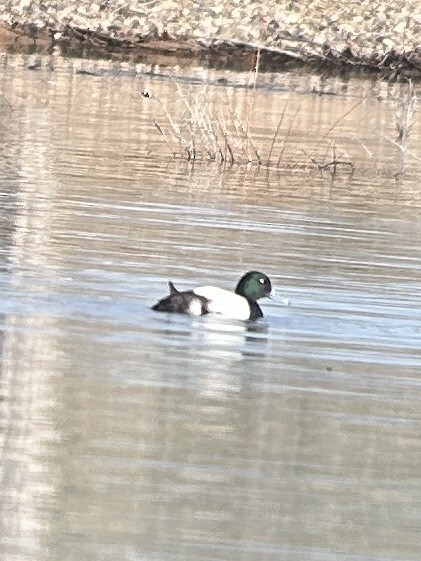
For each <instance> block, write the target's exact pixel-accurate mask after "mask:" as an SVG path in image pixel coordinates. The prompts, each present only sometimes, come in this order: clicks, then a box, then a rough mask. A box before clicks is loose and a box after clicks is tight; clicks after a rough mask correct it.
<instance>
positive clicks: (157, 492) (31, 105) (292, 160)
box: [0, 67, 421, 561]
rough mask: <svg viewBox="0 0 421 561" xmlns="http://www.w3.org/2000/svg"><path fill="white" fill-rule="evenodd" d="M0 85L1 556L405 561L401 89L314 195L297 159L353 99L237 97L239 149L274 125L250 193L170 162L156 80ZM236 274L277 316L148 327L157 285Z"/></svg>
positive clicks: (410, 457) (410, 169)
mask: <svg viewBox="0 0 421 561" xmlns="http://www.w3.org/2000/svg"><path fill="white" fill-rule="evenodd" d="M1 73H2V88H3V91H2V95H3V100H4V104H3V109H2V121H3V125H2V127H1V133H0V134H1V138H0V146H1V149H0V161H1V170H2V171H1V177H0V195H1V200H2V205H1V210H0V216H1V222H0V225H1V226H0V227H1V230H0V236H1V253H0V258H1V274H0V287H1V294H2V298H1V301H0V314H1V315H0V317H1V320H0V321H1V323H0V330H1V374H0V412H1V426H0V427H1V430H0V454H1V475H2V477H1V484H0V497H1V500H0V528H1V531H0V535H1V536H2V541H1V545H0V556H1V557H2V558H4V559H7V560H8V561H9V560H13V561H23V560H31V561H41V560H44V559H48V560H54V561H64V560H69V561H70V560H72V561H73V560H75V561H76V560H80V559H90V560H96V559H98V560H99V559H101V561H103V560H108V559H109V560H113V561H116V560H123V559H124V560H126V559H127V560H133V561H134V560H136V561H137V560H139V561H140V560H142V561H144V560H151V561H157V560H160V561H161V560H162V561H166V560H172V561H173V560H185V559H195V560H201V561H205V560H206V561H207V560H212V561H214V560H227V559H235V560H244V561H246V560H247V561H251V560H257V559H259V560H261V559H264V560H271V559H276V560H280V559H282V560H288V561H290V560H291V561H295V560H297V561H301V560H303V559H306V560H321V561H331V560H332V561H333V560H335V561H336V560H346V561H349V560H352V561H356V560H358V561H362V560H368V559H370V560H376V561H377V560H379V561H380V560H381V561H384V560H393V561H396V560H403V559H405V560H408V559H414V560H415V559H419V558H420V555H421V544H420V537H419V528H420V527H421V485H420V473H421V441H420V436H419V435H420V430H421V418H420V413H419V411H420V407H421V322H420V316H419V310H420V295H421V290H420V287H421V236H420V234H421V220H420V218H419V216H420V206H421V196H420V191H419V184H420V174H419V162H418V160H417V159H416V158H417V157H418V158H419V157H421V154H420V152H419V146H420V145H421V144H420V140H421V139H420V136H421V130H420V126H419V120H418V122H416V124H415V126H414V127H413V130H412V133H411V137H410V139H409V144H408V151H409V152H410V154H408V153H407V154H406V155H404V154H402V153H401V152H400V151H399V149H397V148H396V147H395V146H393V144H392V143H391V142H389V141H388V140H387V139H386V137H390V138H393V137H394V135H395V133H394V115H395V110H396V99H397V95H398V94H399V91H400V90H398V89H396V90H394V89H393V87H392V86H387V85H379V87H380V88H382V89H381V93H382V99H383V101H381V102H379V101H378V99H377V97H378V93H379V92H377V91H375V92H374V91H373V93H372V95H371V94H370V95H368V97H367V100H366V101H365V102H364V103H362V104H361V105H360V106H358V107H356V108H355V110H354V111H352V112H351V113H350V114H349V116H348V117H345V118H344V119H342V120H341V122H340V123H339V124H338V126H337V128H336V129H335V132H334V134H333V133H332V136H333V137H334V140H335V142H336V144H337V147H338V148H337V150H338V152H339V151H340V153H341V158H348V159H350V160H351V161H352V162H353V163H354V164H355V170H354V172H353V173H351V172H350V171H349V170H348V169H347V168H345V167H344V168H339V169H338V172H337V173H336V174H331V173H328V172H326V171H322V170H317V169H315V166H314V165H313V164H312V163H311V161H310V160H309V156H310V157H314V158H319V159H321V158H322V156H321V154H323V153H324V152H325V151H326V141H325V140H321V139H322V137H323V134H324V133H326V131H327V130H328V129H329V128H330V126H331V125H332V124H333V123H334V122H335V121H336V120H337V119H338V118H339V117H340V116H342V115H344V113H345V112H346V111H347V109H349V108H351V107H352V105H353V104H355V102H356V100H357V99H358V96H359V95H362V92H363V91H364V92H370V88H371V87H372V84H367V83H366V82H355V83H354V82H350V83H349V84H347V88H348V89H347V95H346V96H328V97H318V96H314V95H312V94H310V93H307V94H306V93H305V87H304V86H303V87H302V88H301V90H300V91H299V88H298V89H297V88H295V89H293V90H292V91H291V92H289V93H288V94H287V93H283V94H281V93H279V92H271V91H267V90H263V91H260V92H257V93H256V94H255V95H256V96H257V99H256V98H255V99H254V101H255V105H254V107H255V111H256V114H255V117H254V118H255V122H254V125H253V126H254V131H255V137H256V138H257V139H258V143H259V149H261V150H262V151H264V150H265V146H266V147H268V146H270V142H271V140H272V137H273V130H274V128H275V127H276V125H277V123H278V121H279V113H280V111H281V110H282V108H283V107H284V104H285V102H286V100H287V99H289V101H288V105H287V117H286V118H287V123H290V122H291V121H292V120H293V122H294V127H293V128H291V130H292V131H293V132H291V134H290V137H289V138H288V142H287V143H286V150H285V154H284V157H283V159H282V162H281V165H280V168H279V170H272V171H270V172H266V171H265V170H264V169H261V170H257V169H256V168H255V167H253V166H248V167H247V166H234V167H233V168H227V169H225V170H221V169H220V168H218V166H215V165H211V164H203V163H198V164H195V165H194V166H191V165H189V164H187V163H186V162H184V161H182V160H179V159H174V158H173V157H172V156H171V155H170V150H169V147H168V146H167V145H166V144H165V143H163V142H162V139H161V138H160V137H159V134H157V131H156V128H155V127H154V125H153V122H151V120H152V116H151V108H150V105H149V106H148V105H145V103H144V102H145V100H142V98H141V96H140V95H139V92H140V91H141V90H142V89H143V88H144V87H147V88H148V89H150V90H152V91H153V92H154V95H159V97H160V99H163V100H166V103H167V104H168V106H169V107H171V108H172V110H174V111H175V113H176V114H177V115H178V114H180V113H181V111H182V103H181V102H180V101H179V99H178V98H177V95H176V92H175V91H174V86H173V84H172V83H171V82H166V81H165V80H161V81H159V80H152V79H144V80H143V79H142V80H139V79H136V78H130V77H120V78H119V77H116V78H107V77H101V78H94V77H90V76H77V75H72V74H71V73H68V72H64V71H63V72H55V73H51V74H46V73H45V72H39V73H31V72H29V71H26V70H22V69H19V68H15V69H13V68H8V67H6V68H3V69H2V70H1ZM285 79H287V78H285ZM297 80H298V82H297V83H301V84H303V83H304V82H303V81H302V82H300V81H299V79H297ZM183 87H186V88H188V85H186V86H183ZM400 87H401V88H404V86H400ZM212 92H215V95H216V96H218V95H220V92H221V90H220V89H219V90H218V89H217V88H216V89H215V90H211V94H212ZM247 95H249V94H247V92H245V91H244V90H241V91H236V90H232V91H229V96H231V98H232V99H233V100H234V101H235V103H236V107H240V108H241V107H242V108H244V107H246V106H247V104H248V101H247ZM6 101H7V103H6ZM297 107H298V108H299V110H298V111H297ZM294 114H296V115H295V117H294ZM284 138H285V137H284ZM356 138H357V139H358V140H355V139H356ZM362 144H363V145H364V147H365V148H362V147H361V146H362ZM261 147H263V148H261ZM266 149H267V148H266ZM277 149H278V151H279V147H278V148H277ZM366 150H368V151H369V152H370V153H371V156H368V153H367V151H366ZM320 161H321V160H320ZM254 268H257V269H260V270H262V271H264V272H265V273H267V274H268V275H269V276H270V277H271V279H272V282H273V284H275V285H276V287H277V289H278V290H279V293H280V294H281V295H282V296H283V297H285V298H288V299H289V300H290V302H291V304H290V306H285V305H283V304H282V303H279V302H278V303H277V302H273V301H267V302H265V301H263V302H262V308H263V310H264V312H265V318H264V321H262V322H258V323H256V324H254V325H253V324H252V325H247V324H242V323H235V322H223V321H217V320H215V319H212V318H190V317H184V316H168V315H166V314H158V313H154V312H152V311H151V310H150V306H151V305H152V304H153V303H154V302H155V301H156V300H157V299H158V298H160V297H162V296H164V295H165V294H166V292H167V284H166V283H167V280H168V279H169V278H171V279H172V280H173V281H174V282H175V283H176V285H177V286H179V287H183V288H187V287H191V286H194V285H198V284H204V283H213V284H218V285H220V286H222V287H225V288H230V287H234V286H235V283H236V281H237V280H238V278H239V276H240V275H241V274H243V273H244V272H245V271H247V270H250V269H254Z"/></svg>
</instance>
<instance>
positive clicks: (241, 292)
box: [151, 271, 272, 321]
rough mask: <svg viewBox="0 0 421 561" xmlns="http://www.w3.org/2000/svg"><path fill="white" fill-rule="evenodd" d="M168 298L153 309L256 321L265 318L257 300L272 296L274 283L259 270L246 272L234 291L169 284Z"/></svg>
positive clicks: (163, 299)
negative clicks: (186, 288) (185, 288)
mask: <svg viewBox="0 0 421 561" xmlns="http://www.w3.org/2000/svg"><path fill="white" fill-rule="evenodd" d="M168 286H169V290H170V294H169V296H166V297H165V298H162V299H161V300H159V301H158V302H157V303H156V304H155V305H153V306H152V308H151V309H152V310H154V311H156V312H172V313H181V314H190V315H194V316H203V315H206V314H212V315H217V316H220V317H223V318H226V319H234V320H240V321H246V320H256V319H259V318H262V317H263V312H262V309H261V308H260V306H259V304H258V303H257V300H259V299H260V298H264V297H268V298H270V297H271V292H272V283H271V281H270V279H269V277H268V276H267V275H265V274H264V273H261V272H260V271H249V272H248V273H245V274H244V275H243V276H242V277H241V278H240V280H239V281H238V283H237V286H236V288H235V291H234V292H232V291H230V290H226V289H225V288H219V287H217V286H198V287H196V288H193V289H190V290H183V291H181V290H178V289H177V288H176V287H175V286H174V284H173V283H172V282H171V281H168Z"/></svg>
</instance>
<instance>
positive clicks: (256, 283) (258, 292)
mask: <svg viewBox="0 0 421 561" xmlns="http://www.w3.org/2000/svg"><path fill="white" fill-rule="evenodd" d="M271 290H272V284H271V282H270V280H269V277H267V276H266V275H264V274H263V273H259V271H250V272H249V273H246V274H245V275H244V276H243V277H241V279H240V280H239V282H238V284H237V288H236V289H235V293H236V294H239V295H240V296H244V298H247V300H248V301H249V302H251V303H253V302H256V300H259V298H263V297H264V296H270V293H271Z"/></svg>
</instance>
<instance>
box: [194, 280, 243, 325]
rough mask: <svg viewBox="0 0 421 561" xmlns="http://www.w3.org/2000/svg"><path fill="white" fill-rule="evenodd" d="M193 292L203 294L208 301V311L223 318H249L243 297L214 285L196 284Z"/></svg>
mask: <svg viewBox="0 0 421 561" xmlns="http://www.w3.org/2000/svg"><path fill="white" fill-rule="evenodd" d="M193 292H194V293H195V294H198V295H199V296H204V297H205V298H207V299H208V300H209V301H210V302H209V304H208V308H209V311H210V312H211V313H212V314H218V315H221V316H222V317H224V318H229V319H239V320H246V319H249V318H250V306H249V303H248V302H247V300H246V299H245V298H243V297H242V296H239V295H238V294H235V292H231V291H230V290H225V289H224V288H218V287H216V286H198V287H197V288H195V289H194V290H193Z"/></svg>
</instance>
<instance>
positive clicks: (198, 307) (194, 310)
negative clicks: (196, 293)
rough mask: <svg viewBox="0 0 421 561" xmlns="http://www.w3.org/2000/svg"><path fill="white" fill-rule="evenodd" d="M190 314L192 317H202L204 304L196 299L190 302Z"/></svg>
mask: <svg viewBox="0 0 421 561" xmlns="http://www.w3.org/2000/svg"><path fill="white" fill-rule="evenodd" d="M189 314H191V315H192V316H201V315H202V302H200V301H199V300H197V299H196V298H195V299H194V300H192V301H191V302H190V305H189Z"/></svg>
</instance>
